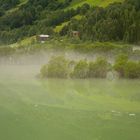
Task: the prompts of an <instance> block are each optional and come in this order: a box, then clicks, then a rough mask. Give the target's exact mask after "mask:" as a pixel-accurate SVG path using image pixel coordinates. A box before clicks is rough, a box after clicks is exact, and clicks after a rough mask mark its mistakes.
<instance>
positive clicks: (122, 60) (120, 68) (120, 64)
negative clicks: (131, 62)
mask: <svg viewBox="0 0 140 140" xmlns="http://www.w3.org/2000/svg"><path fill="white" fill-rule="evenodd" d="M127 61H128V56H126V55H124V54H122V55H119V56H118V57H117V59H116V61H115V64H114V69H115V70H116V71H117V72H118V73H119V76H120V77H124V76H125V65H126V63H127Z"/></svg>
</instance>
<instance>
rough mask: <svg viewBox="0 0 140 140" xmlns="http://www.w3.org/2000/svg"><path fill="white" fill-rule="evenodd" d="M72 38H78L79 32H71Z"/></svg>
mask: <svg viewBox="0 0 140 140" xmlns="http://www.w3.org/2000/svg"><path fill="white" fill-rule="evenodd" d="M71 34H72V37H80V33H79V31H72V33H71Z"/></svg>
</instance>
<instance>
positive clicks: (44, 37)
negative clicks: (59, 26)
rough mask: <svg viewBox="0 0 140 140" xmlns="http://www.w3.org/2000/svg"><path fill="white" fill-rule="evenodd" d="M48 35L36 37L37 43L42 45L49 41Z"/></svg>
mask: <svg viewBox="0 0 140 140" xmlns="http://www.w3.org/2000/svg"><path fill="white" fill-rule="evenodd" d="M49 37H50V36H49V35H43V34H42V35H38V36H37V41H40V42H42V43H44V42H45V41H47V40H48V39H49Z"/></svg>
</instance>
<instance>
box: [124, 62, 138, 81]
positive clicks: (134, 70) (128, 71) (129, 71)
mask: <svg viewBox="0 0 140 140" xmlns="http://www.w3.org/2000/svg"><path fill="white" fill-rule="evenodd" d="M124 72H125V77H126V78H130V79H135V78H140V63H137V62H133V61H129V62H127V64H126V65H125V69H124Z"/></svg>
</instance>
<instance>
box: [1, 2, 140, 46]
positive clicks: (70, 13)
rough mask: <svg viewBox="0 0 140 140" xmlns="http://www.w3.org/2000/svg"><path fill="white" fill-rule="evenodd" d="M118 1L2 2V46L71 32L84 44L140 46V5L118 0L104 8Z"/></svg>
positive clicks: (65, 34)
mask: <svg viewBox="0 0 140 140" xmlns="http://www.w3.org/2000/svg"><path fill="white" fill-rule="evenodd" d="M114 1H115V0H106V1H97V0H92V1H91V0H28V1H26V0H21V1H19V0H16V1H15V0H14V1H13V0H6V2H3V1H2V0H0V3H1V4H0V5H1V6H0V43H1V44H3V43H14V42H17V41H18V40H22V39H23V38H25V37H30V36H33V35H37V34H50V35H51V36H55V35H58V34H59V35H61V36H69V33H70V32H71V30H78V31H79V32H80V39H82V40H92V41H125V42H130V43H139V41H140V33H139V31H140V1H139V0H125V2H123V3H120V1H123V0H116V1H117V2H116V3H113V4H111V5H109V6H107V7H104V6H106V5H108V4H110V3H112V2H114ZM118 1H119V2H118ZM98 6H99V7H98ZM17 7H18V8H17ZM103 7H104V8H103ZM12 9H15V10H12ZM75 17H80V18H75ZM63 23H67V24H63ZM61 24H63V25H64V26H62V27H61V29H60V30H59V32H57V33H55V30H54V29H55V27H56V26H58V25H61Z"/></svg>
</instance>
